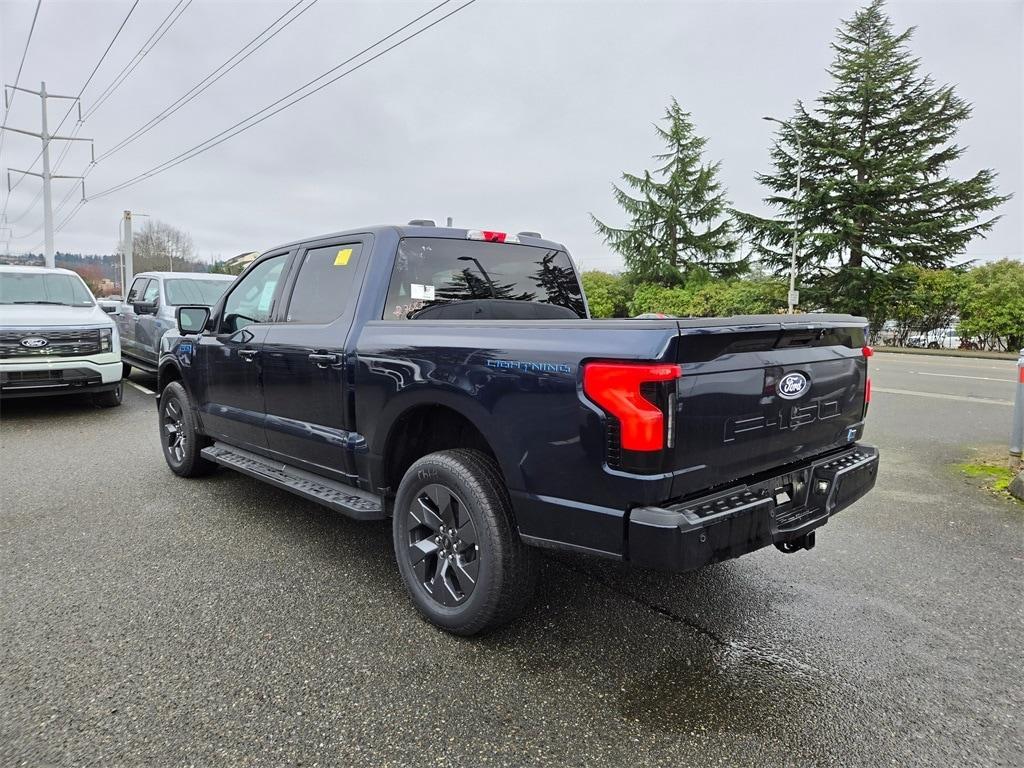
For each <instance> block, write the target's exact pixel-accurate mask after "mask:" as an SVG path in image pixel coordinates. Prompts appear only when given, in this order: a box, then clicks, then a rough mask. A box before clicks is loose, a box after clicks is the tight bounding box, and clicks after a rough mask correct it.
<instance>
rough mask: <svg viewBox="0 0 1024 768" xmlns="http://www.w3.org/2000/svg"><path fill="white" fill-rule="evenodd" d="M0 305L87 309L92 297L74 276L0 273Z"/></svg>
mask: <svg viewBox="0 0 1024 768" xmlns="http://www.w3.org/2000/svg"><path fill="white" fill-rule="evenodd" d="M0 304H62V305H66V306H69V307H91V306H92V305H93V299H92V294H91V293H89V289H88V288H86V287H85V283H83V282H82V279H81V278H80V277H79V276H78V275H65V274H61V273H58V272H0Z"/></svg>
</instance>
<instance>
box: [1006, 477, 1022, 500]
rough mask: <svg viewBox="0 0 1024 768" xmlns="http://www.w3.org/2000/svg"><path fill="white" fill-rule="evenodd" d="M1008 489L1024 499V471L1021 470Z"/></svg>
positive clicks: (1011, 493) (1016, 496)
mask: <svg viewBox="0 0 1024 768" xmlns="http://www.w3.org/2000/svg"><path fill="white" fill-rule="evenodd" d="M1006 490H1008V491H1009V492H1010V495H1011V496H1013V497H1015V498H1018V499H1020V500H1021V501H1024V472H1021V473H1020V474H1018V475H1017V476H1016V477H1015V478H1013V480H1011V481H1010V485H1009V487H1008V488H1007V489H1006Z"/></svg>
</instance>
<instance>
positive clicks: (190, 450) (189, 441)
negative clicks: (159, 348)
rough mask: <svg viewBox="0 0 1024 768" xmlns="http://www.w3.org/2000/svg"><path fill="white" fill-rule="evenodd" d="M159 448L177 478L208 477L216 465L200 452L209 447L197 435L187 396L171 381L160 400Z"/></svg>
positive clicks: (206, 441) (181, 388)
mask: <svg viewBox="0 0 1024 768" xmlns="http://www.w3.org/2000/svg"><path fill="white" fill-rule="evenodd" d="M159 414H160V445H161V447H162V448H163V451H164V459H165V460H166V461H167V466H168V467H170V468H171V471H172V472H173V473H174V474H176V475H180V476H181V477H199V476H201V475H208V474H209V473H210V472H212V471H213V470H214V469H216V468H217V465H216V464H214V463H213V462H212V461H209V460H207V459H204V458H203V457H202V454H201V453H200V451H202V450H203V448H205V447H206V446H207V445H209V444H210V441H209V439H208V438H206V437H204V436H203V435H202V434H200V432H199V429H198V425H197V424H196V418H195V413H194V411H193V409H192V403H191V399H190V398H189V396H188V392H186V391H185V388H184V387H183V386H182V385H181V383H180V382H177V381H172V382H171V383H170V384H168V385H167V386H166V387H164V391H163V394H162V395H161V396H160V411H159Z"/></svg>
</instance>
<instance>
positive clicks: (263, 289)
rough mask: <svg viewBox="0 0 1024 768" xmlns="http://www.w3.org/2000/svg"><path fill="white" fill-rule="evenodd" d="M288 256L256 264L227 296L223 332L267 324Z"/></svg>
mask: <svg viewBox="0 0 1024 768" xmlns="http://www.w3.org/2000/svg"><path fill="white" fill-rule="evenodd" d="M286 256H287V254H284V253H282V254H281V255H280V256H273V257H271V258H269V259H267V260H266V261H263V262H260V263H259V264H257V265H256V266H255V267H254V268H253V270H252V271H251V272H250V273H249V274H248V275H246V276H245V277H243V278H242V279H241V280H240V281H239V282H238V283H237V284H236V285H235V286H234V287H233V288H232V289H231V293H229V294H228V298H227V300H226V301H225V302H224V319H223V320H222V321H221V332H222V333H234V332H235V331H238V330H241V329H242V328H245V326H247V325H252V324H253V323H265V322H267V320H269V319H270V313H271V311H272V310H273V302H274V293H275V291H276V290H277V284H278V283H279V282H280V281H281V273H282V272H283V271H284V263H285V258H286Z"/></svg>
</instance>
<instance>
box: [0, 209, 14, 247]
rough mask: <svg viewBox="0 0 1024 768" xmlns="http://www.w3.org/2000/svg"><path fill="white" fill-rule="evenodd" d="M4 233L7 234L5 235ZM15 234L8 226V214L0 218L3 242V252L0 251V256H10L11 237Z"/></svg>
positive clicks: (0, 238) (0, 231)
mask: <svg viewBox="0 0 1024 768" xmlns="http://www.w3.org/2000/svg"><path fill="white" fill-rule="evenodd" d="M4 232H6V233H7V234H6V235H5V234H4ZM13 234H14V230H12V229H11V228H10V227H9V226H7V214H6V213H5V214H4V215H3V216H0V240H2V241H3V244H4V247H3V250H0V255H3V256H9V255H10V254H11V236H12V235H13Z"/></svg>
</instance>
